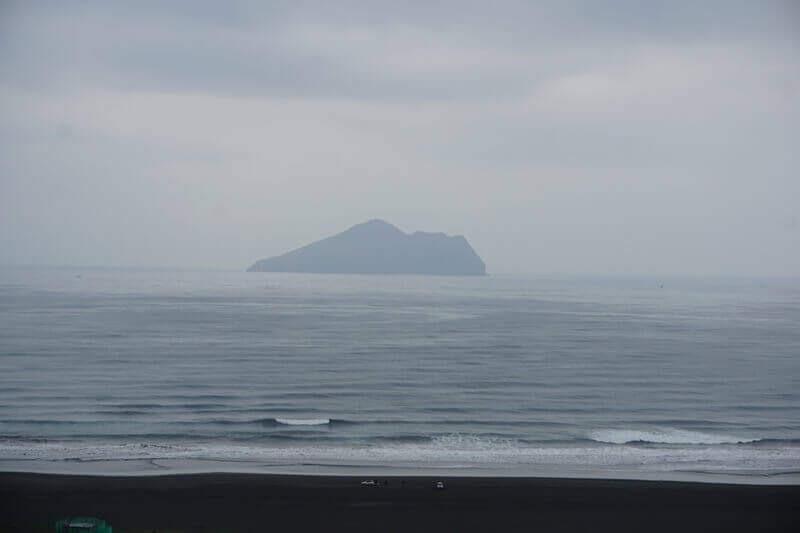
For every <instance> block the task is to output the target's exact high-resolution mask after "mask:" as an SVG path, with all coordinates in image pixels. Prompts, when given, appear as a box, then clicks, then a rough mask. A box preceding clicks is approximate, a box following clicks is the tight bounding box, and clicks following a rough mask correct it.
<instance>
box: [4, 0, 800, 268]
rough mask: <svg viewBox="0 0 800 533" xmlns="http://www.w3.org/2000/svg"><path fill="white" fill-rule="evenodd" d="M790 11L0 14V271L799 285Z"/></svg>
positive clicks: (749, 4) (77, 8) (364, 7)
mask: <svg viewBox="0 0 800 533" xmlns="http://www.w3.org/2000/svg"><path fill="white" fill-rule="evenodd" d="M799 95H800V3H798V2H792V1H791V0H788V1H774V2H754V1H743V2H738V1H735V0H725V1H719V2H712V1H708V2H703V1H697V0H693V1H687V2H681V1H673V0H670V1H664V2H659V1H652V2H641V1H639V0H632V1H621V2H597V1H595V0H586V1H558V2H474V3H473V2H466V1H462V2H418V3H416V2H397V1H394V2H386V3H379V2H364V3H360V2H343V1H337V2H319V3H315V2H300V1H291V2H266V1H256V2H231V1H226V2H218V1H214V2H203V1H199V0H192V1H188V2H166V1H161V0H159V1H153V2H148V1H137V2H125V3H122V2H119V3H114V2H108V1H98V2H92V1H75V2H62V1H57V2H52V3H47V2H29V1H24V2H23V1H19V2H14V1H11V2H9V1H7V0H0V264H50V265H53V264H58V265H64V264H68V265H134V266H175V267H201V268H232V269H240V270H243V269H245V268H247V267H248V266H249V265H250V264H251V263H252V262H253V261H255V260H256V259H259V258H262V257H267V256H270V255H275V254H279V253H282V252H285V251H288V250H290V249H292V248H295V247H297V246H300V245H303V244H306V243H308V242H310V241H312V240H316V239H319V238H322V237H325V236H328V235H331V234H334V233H338V232H339V231H342V230H344V229H346V228H347V227H349V226H351V225H353V224H356V223H358V222H362V221H364V220H367V219H370V218H383V219H386V220H388V221H389V222H392V223H393V224H395V225H397V226H398V227H400V228H401V229H403V230H404V231H409V232H410V231H415V230H426V231H444V232H446V233H449V234H463V235H465V236H466V237H467V239H468V240H469V241H470V243H471V244H472V245H473V247H474V248H475V249H476V251H477V252H478V253H479V254H480V255H481V256H482V258H483V259H484V261H485V262H486V264H487V267H488V270H489V271H490V272H491V273H535V274H559V273H564V274H579V273H596V274H622V275H625V274H658V275H664V274H699V275H707V274H724V275H748V274H753V275H782V276H785V275H797V274H798V273H800V173H798V168H800V143H798V140H800V97H799Z"/></svg>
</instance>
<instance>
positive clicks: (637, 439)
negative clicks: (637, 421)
mask: <svg viewBox="0 0 800 533" xmlns="http://www.w3.org/2000/svg"><path fill="white" fill-rule="evenodd" d="M589 438H590V439H592V440H593V441H596V442H604V443H607V444H635V443H649V444H747V443H751V442H758V441H759V440H761V439H752V438H743V437H736V436H730V435H715V434H711V433H701V432H699V431H688V430H684V429H673V428H666V429H657V430H637V429H602V430H597V431H592V432H591V433H590V434H589Z"/></svg>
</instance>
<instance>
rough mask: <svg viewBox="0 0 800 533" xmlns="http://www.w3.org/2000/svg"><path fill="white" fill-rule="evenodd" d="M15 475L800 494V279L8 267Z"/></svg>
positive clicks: (5, 442) (4, 383)
mask: <svg viewBox="0 0 800 533" xmlns="http://www.w3.org/2000/svg"><path fill="white" fill-rule="evenodd" d="M0 470H2V471H27V472H54V473H88V474H123V475H153V474H165V473H183V472H266V473H292V474H294V473H298V474H346V475H356V476H375V475H391V474H393V475H423V474H424V475H432V474H433V475H448V476H458V475H462V476H544V477H593V478H620V479H665V480H700V481H724V482H734V483H773V484H782V483H791V484H797V483H800V282H798V280H791V279H784V280H763V279H761V280H760V279H700V278H669V279H667V278H608V277H585V278H578V277H575V278H566V277H525V276H501V275H492V276H480V277H445V276H379V275H378V276H359V275H316V274H281V273H245V272H193V271H167V270H141V269H140V270H118V269H116V270H115V269H81V268H12V267H5V268H2V269H0Z"/></svg>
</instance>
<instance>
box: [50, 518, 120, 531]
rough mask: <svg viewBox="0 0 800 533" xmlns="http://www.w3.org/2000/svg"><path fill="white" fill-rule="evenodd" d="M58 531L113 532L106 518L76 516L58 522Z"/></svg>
mask: <svg viewBox="0 0 800 533" xmlns="http://www.w3.org/2000/svg"><path fill="white" fill-rule="evenodd" d="M56 533H111V526H108V525H106V521H105V520H100V519H99V518H89V517H86V516H76V517H74V518H65V519H64V520H59V521H58V522H56Z"/></svg>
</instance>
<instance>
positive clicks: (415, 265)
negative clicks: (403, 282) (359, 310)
mask: <svg viewBox="0 0 800 533" xmlns="http://www.w3.org/2000/svg"><path fill="white" fill-rule="evenodd" d="M248 272H313V273H321V274H436V275H456V276H482V275H485V274H486V265H485V264H484V263H483V261H482V260H481V258H480V257H478V254H476V253H475V250H473V249H472V247H471V246H470V245H469V243H468V242H467V240H466V239H465V238H464V237H463V236H461V235H457V236H454V237H449V236H447V235H445V234H444V233H425V232H421V231H418V232H416V233H413V234H407V233H403V232H402V231H400V230H399V229H397V228H396V227H394V226H393V225H391V224H389V223H388V222H385V221H383V220H377V219H376V220H370V221H368V222H364V223H362V224H357V225H355V226H353V227H352V228H350V229H348V230H347V231H344V232H342V233H339V234H338V235H334V236H333V237H328V238H327V239H322V240H321V241H317V242H314V243H312V244H309V245H307V246H303V247H302V248H298V249H297V250H293V251H291V252H288V253H285V254H283V255H279V256H276V257H271V258H269V259H261V260H260V261H257V262H256V263H255V264H254V265H253V266H251V267H250V268H249V269H248Z"/></svg>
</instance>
